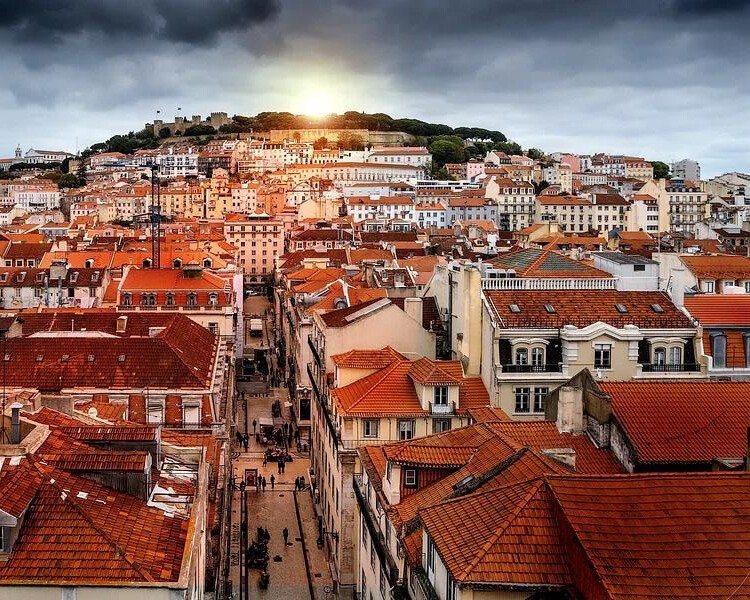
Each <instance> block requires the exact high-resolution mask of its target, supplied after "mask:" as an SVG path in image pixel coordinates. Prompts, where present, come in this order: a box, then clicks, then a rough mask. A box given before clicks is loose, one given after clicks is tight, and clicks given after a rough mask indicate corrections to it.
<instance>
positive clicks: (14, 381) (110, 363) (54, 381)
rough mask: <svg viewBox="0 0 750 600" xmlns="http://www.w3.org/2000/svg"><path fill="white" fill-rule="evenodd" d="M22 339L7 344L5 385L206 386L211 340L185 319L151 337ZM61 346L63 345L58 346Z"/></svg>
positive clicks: (211, 359)
mask: <svg viewBox="0 0 750 600" xmlns="http://www.w3.org/2000/svg"><path fill="white" fill-rule="evenodd" d="M88 333H90V332H86V334H81V335H80V336H78V337H74V338H73V337H66V338H64V339H63V338H60V339H58V338H56V337H25V338H10V339H9V340H8V342H7V349H6V352H5V353H6V355H7V356H8V357H9V358H8V360H7V361H6V364H7V366H8V369H7V371H6V373H7V384H8V385H13V386H16V387H23V388H36V389H42V390H60V389H65V388H73V387H87V388H91V387H94V388H101V389H109V388H114V389H123V388H130V389H132V388H146V387H163V388H169V389H175V388H198V389H205V388H207V387H209V386H210V382H211V376H212V373H213V367H214V359H215V356H216V349H217V346H218V341H217V338H216V336H215V335H214V334H212V333H211V332H209V331H208V330H207V329H205V328H203V327H201V326H200V325H198V324H197V323H195V322H193V321H192V320H190V319H187V318H184V319H180V320H172V321H171V322H170V326H169V327H167V328H166V329H164V330H163V331H161V332H160V333H158V334H157V335H155V336H153V337H127V338H118V337H93V336H90V335H87V334H88ZM61 342H64V343H61Z"/></svg>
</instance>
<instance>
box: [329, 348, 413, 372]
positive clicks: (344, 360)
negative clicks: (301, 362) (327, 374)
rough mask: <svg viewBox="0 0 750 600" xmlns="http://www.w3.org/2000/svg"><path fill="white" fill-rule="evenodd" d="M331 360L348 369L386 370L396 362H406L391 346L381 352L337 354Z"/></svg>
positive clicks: (355, 351)
mask: <svg viewBox="0 0 750 600" xmlns="http://www.w3.org/2000/svg"><path fill="white" fill-rule="evenodd" d="M331 359H332V360H333V363H334V364H335V365H336V366H338V367H343V368H347V369H384V368H385V367H387V366H388V365H390V364H392V363H393V362H394V361H396V360H406V358H405V357H404V356H403V355H402V354H401V353H400V352H398V351H397V350H395V349H394V348H391V347H390V346H385V347H384V348H380V350H360V349H355V350H349V351H348V352H344V353H343V354H335V355H333V356H332V357H331Z"/></svg>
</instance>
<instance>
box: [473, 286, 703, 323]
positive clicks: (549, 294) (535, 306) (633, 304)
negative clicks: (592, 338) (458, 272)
mask: <svg viewBox="0 0 750 600" xmlns="http://www.w3.org/2000/svg"><path fill="white" fill-rule="evenodd" d="M484 295H485V298H486V299H487V302H488V304H489V308H490V310H491V311H492V314H493V316H494V317H495V318H496V319H498V320H499V321H500V324H501V326H502V327H508V328H513V327H549V328H552V327H554V328H557V327H564V326H565V325H574V326H576V327H586V326H588V325H591V324H592V323H596V322H597V321H602V322H604V323H607V324H609V325H612V326H613V327H624V326H625V325H636V326H638V327H642V328H660V327H672V328H673V327H684V328H692V327H693V325H692V322H691V321H690V319H689V318H688V317H687V316H685V315H684V314H683V313H682V312H681V311H680V310H679V309H678V308H677V307H676V306H675V305H674V304H673V303H672V301H671V300H670V298H669V296H667V295H666V294H665V293H663V292H620V291H617V290H555V291H550V290H534V291H485V292H484ZM511 304H515V305H516V306H518V308H519V309H520V312H512V311H511V309H510V305H511ZM617 304H621V305H622V306H624V307H625V309H626V310H627V312H625V313H621V312H620V311H619V310H618V308H617V306H616V305H617ZM657 304H658V305H659V306H660V307H661V309H662V312H656V311H655V310H654V309H653V308H652V306H651V305H657ZM547 305H549V306H551V307H552V308H553V309H554V312H549V311H548V310H547V308H546V306H547Z"/></svg>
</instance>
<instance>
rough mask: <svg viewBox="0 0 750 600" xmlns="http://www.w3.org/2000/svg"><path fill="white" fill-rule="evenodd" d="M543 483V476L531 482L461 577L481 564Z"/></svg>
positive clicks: (463, 577) (466, 575) (464, 577)
mask: <svg viewBox="0 0 750 600" xmlns="http://www.w3.org/2000/svg"><path fill="white" fill-rule="evenodd" d="M542 485H544V486H546V482H545V481H544V480H543V479H541V478H537V480H536V481H534V482H533V483H532V484H531V486H530V489H529V491H527V492H526V494H525V495H524V497H523V498H522V499H521V501H520V502H518V503H517V504H516V506H515V508H514V509H513V511H512V512H511V514H510V515H509V516H508V517H507V518H506V519H505V523H504V525H503V526H502V527H498V528H497V529H496V530H495V532H494V533H493V534H492V535H491V536H490V538H489V539H488V540H487V541H486V542H485V543H484V545H483V546H482V547H481V548H480V549H479V551H478V552H477V554H476V555H475V556H474V558H473V559H472V560H471V562H470V563H469V564H468V566H467V567H466V568H465V569H464V570H463V572H462V574H461V579H466V578H467V577H468V576H469V575H470V574H471V572H472V571H473V570H474V569H475V568H476V567H477V565H478V564H479V561H481V560H482V558H484V557H485V556H486V555H487V553H488V552H489V551H490V548H491V547H492V546H493V545H494V544H495V542H496V541H497V540H498V539H499V538H500V536H501V535H502V534H503V533H505V531H506V530H507V529H508V527H510V526H511V524H512V523H513V522H514V521H515V519H516V517H517V516H518V515H519V513H520V512H521V511H522V510H523V509H524V508H525V507H526V505H527V504H528V503H529V501H531V499H532V498H533V497H534V496H536V494H537V492H538V491H539V488H540V487H541V486H542ZM493 491H495V490H493Z"/></svg>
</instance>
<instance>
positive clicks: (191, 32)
mask: <svg viewBox="0 0 750 600" xmlns="http://www.w3.org/2000/svg"><path fill="white" fill-rule="evenodd" d="M278 12H279V3H278V0H212V1H210V2H209V1H204V0H126V1H122V0H72V1H70V2H59V1H57V0H21V1H18V0H0V31H3V30H6V31H8V32H10V33H11V35H12V36H13V37H14V38H15V39H16V40H20V41H23V42H25V43H28V44H40V45H42V44H60V43H62V42H64V41H65V40H66V39H68V38H70V37H71V36H75V35H77V34H93V35H99V36H116V37H120V36H126V37H128V38H130V40H131V41H132V42H134V43H139V42H141V41H143V40H144V39H150V40H157V41H158V40H162V41H167V42H183V43H188V44H192V45H202V44H205V43H210V42H213V41H215V39H216V37H217V36H218V35H220V34H222V33H226V32H232V31H239V30H243V29H246V28H249V27H250V26H252V25H255V24H258V23H263V22H265V21H268V20H269V19H271V18H273V17H275V16H276V15H277V14H278Z"/></svg>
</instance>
